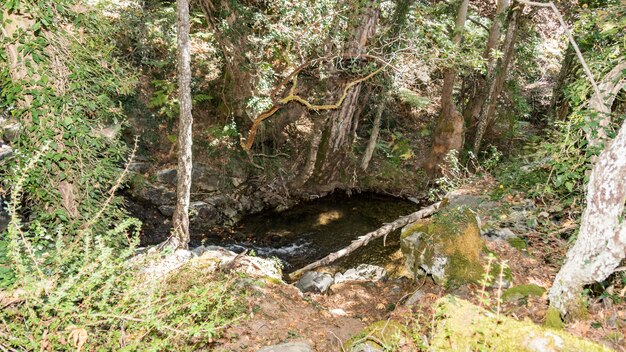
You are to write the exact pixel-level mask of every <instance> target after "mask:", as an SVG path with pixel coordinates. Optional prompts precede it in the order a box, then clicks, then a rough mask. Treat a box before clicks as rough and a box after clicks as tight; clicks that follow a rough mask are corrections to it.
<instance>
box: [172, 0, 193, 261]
mask: <svg viewBox="0 0 626 352" xmlns="http://www.w3.org/2000/svg"><path fill="white" fill-rule="evenodd" d="M176 17H177V24H178V99H179V101H180V120H179V123H178V168H177V170H178V182H177V184H176V209H175V210H174V215H173V217H172V225H173V226H174V233H173V234H172V237H171V238H170V240H169V241H168V242H169V243H168V244H169V246H170V247H172V248H174V249H177V248H187V246H188V243H189V199H190V192H191V172H192V154H191V147H192V124H193V117H192V115H191V54H190V48H189V0H176Z"/></svg>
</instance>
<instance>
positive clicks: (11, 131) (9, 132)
mask: <svg viewBox="0 0 626 352" xmlns="http://www.w3.org/2000/svg"><path fill="white" fill-rule="evenodd" d="M21 128H22V126H21V125H20V124H19V123H18V122H14V123H7V124H5V125H4V126H2V131H0V132H2V135H1V136H0V137H2V139H4V140H5V141H7V142H12V141H14V140H15V139H16V138H17V136H18V135H19V134H20V129H21Z"/></svg>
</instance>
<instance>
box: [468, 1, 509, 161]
mask: <svg viewBox="0 0 626 352" xmlns="http://www.w3.org/2000/svg"><path fill="white" fill-rule="evenodd" d="M520 15H521V11H520V9H515V10H513V11H512V12H511V14H510V17H509V20H508V24H507V31H506V36H505V38H504V43H503V44H502V53H503V56H502V58H501V59H500V60H498V63H497V65H496V68H495V69H494V72H493V75H492V77H490V78H489V80H488V83H489V93H488V94H487V100H486V101H485V102H484V105H483V108H482V110H481V111H480V116H479V118H478V126H477V127H476V135H475V136H474V147H473V152H474V155H478V153H479V152H480V147H481V144H482V140H483V136H484V135H485V131H486V130H487V127H488V126H489V124H490V123H491V122H492V121H493V119H494V116H495V114H496V107H497V105H498V97H499V96H500V93H501V92H502V89H503V88H504V83H505V82H506V79H507V77H508V74H509V66H510V65H511V62H512V61H513V57H514V55H515V39H516V37H517V30H518V28H519V22H520V19H519V17H520Z"/></svg>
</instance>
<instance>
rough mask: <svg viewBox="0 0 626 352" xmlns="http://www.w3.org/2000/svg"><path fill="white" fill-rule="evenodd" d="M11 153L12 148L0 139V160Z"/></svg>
mask: <svg viewBox="0 0 626 352" xmlns="http://www.w3.org/2000/svg"><path fill="white" fill-rule="evenodd" d="M11 155H13V148H11V147H10V146H8V145H6V144H2V142H1V141H0V161H2V160H4V159H8V158H9V157H11Z"/></svg>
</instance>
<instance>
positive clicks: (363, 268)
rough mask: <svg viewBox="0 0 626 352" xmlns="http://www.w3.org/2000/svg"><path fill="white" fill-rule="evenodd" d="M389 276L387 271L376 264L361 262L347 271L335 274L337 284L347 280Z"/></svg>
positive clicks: (379, 278)
mask: <svg viewBox="0 0 626 352" xmlns="http://www.w3.org/2000/svg"><path fill="white" fill-rule="evenodd" d="M385 277H387V271H386V270H385V269H384V268H381V267H380V266H376V265H370V264H361V265H359V266H357V267H356V269H355V268H352V269H348V270H346V272H345V273H343V274H341V273H337V274H335V284H339V283H342V282H345V281H380V280H383V279H384V278H385Z"/></svg>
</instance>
